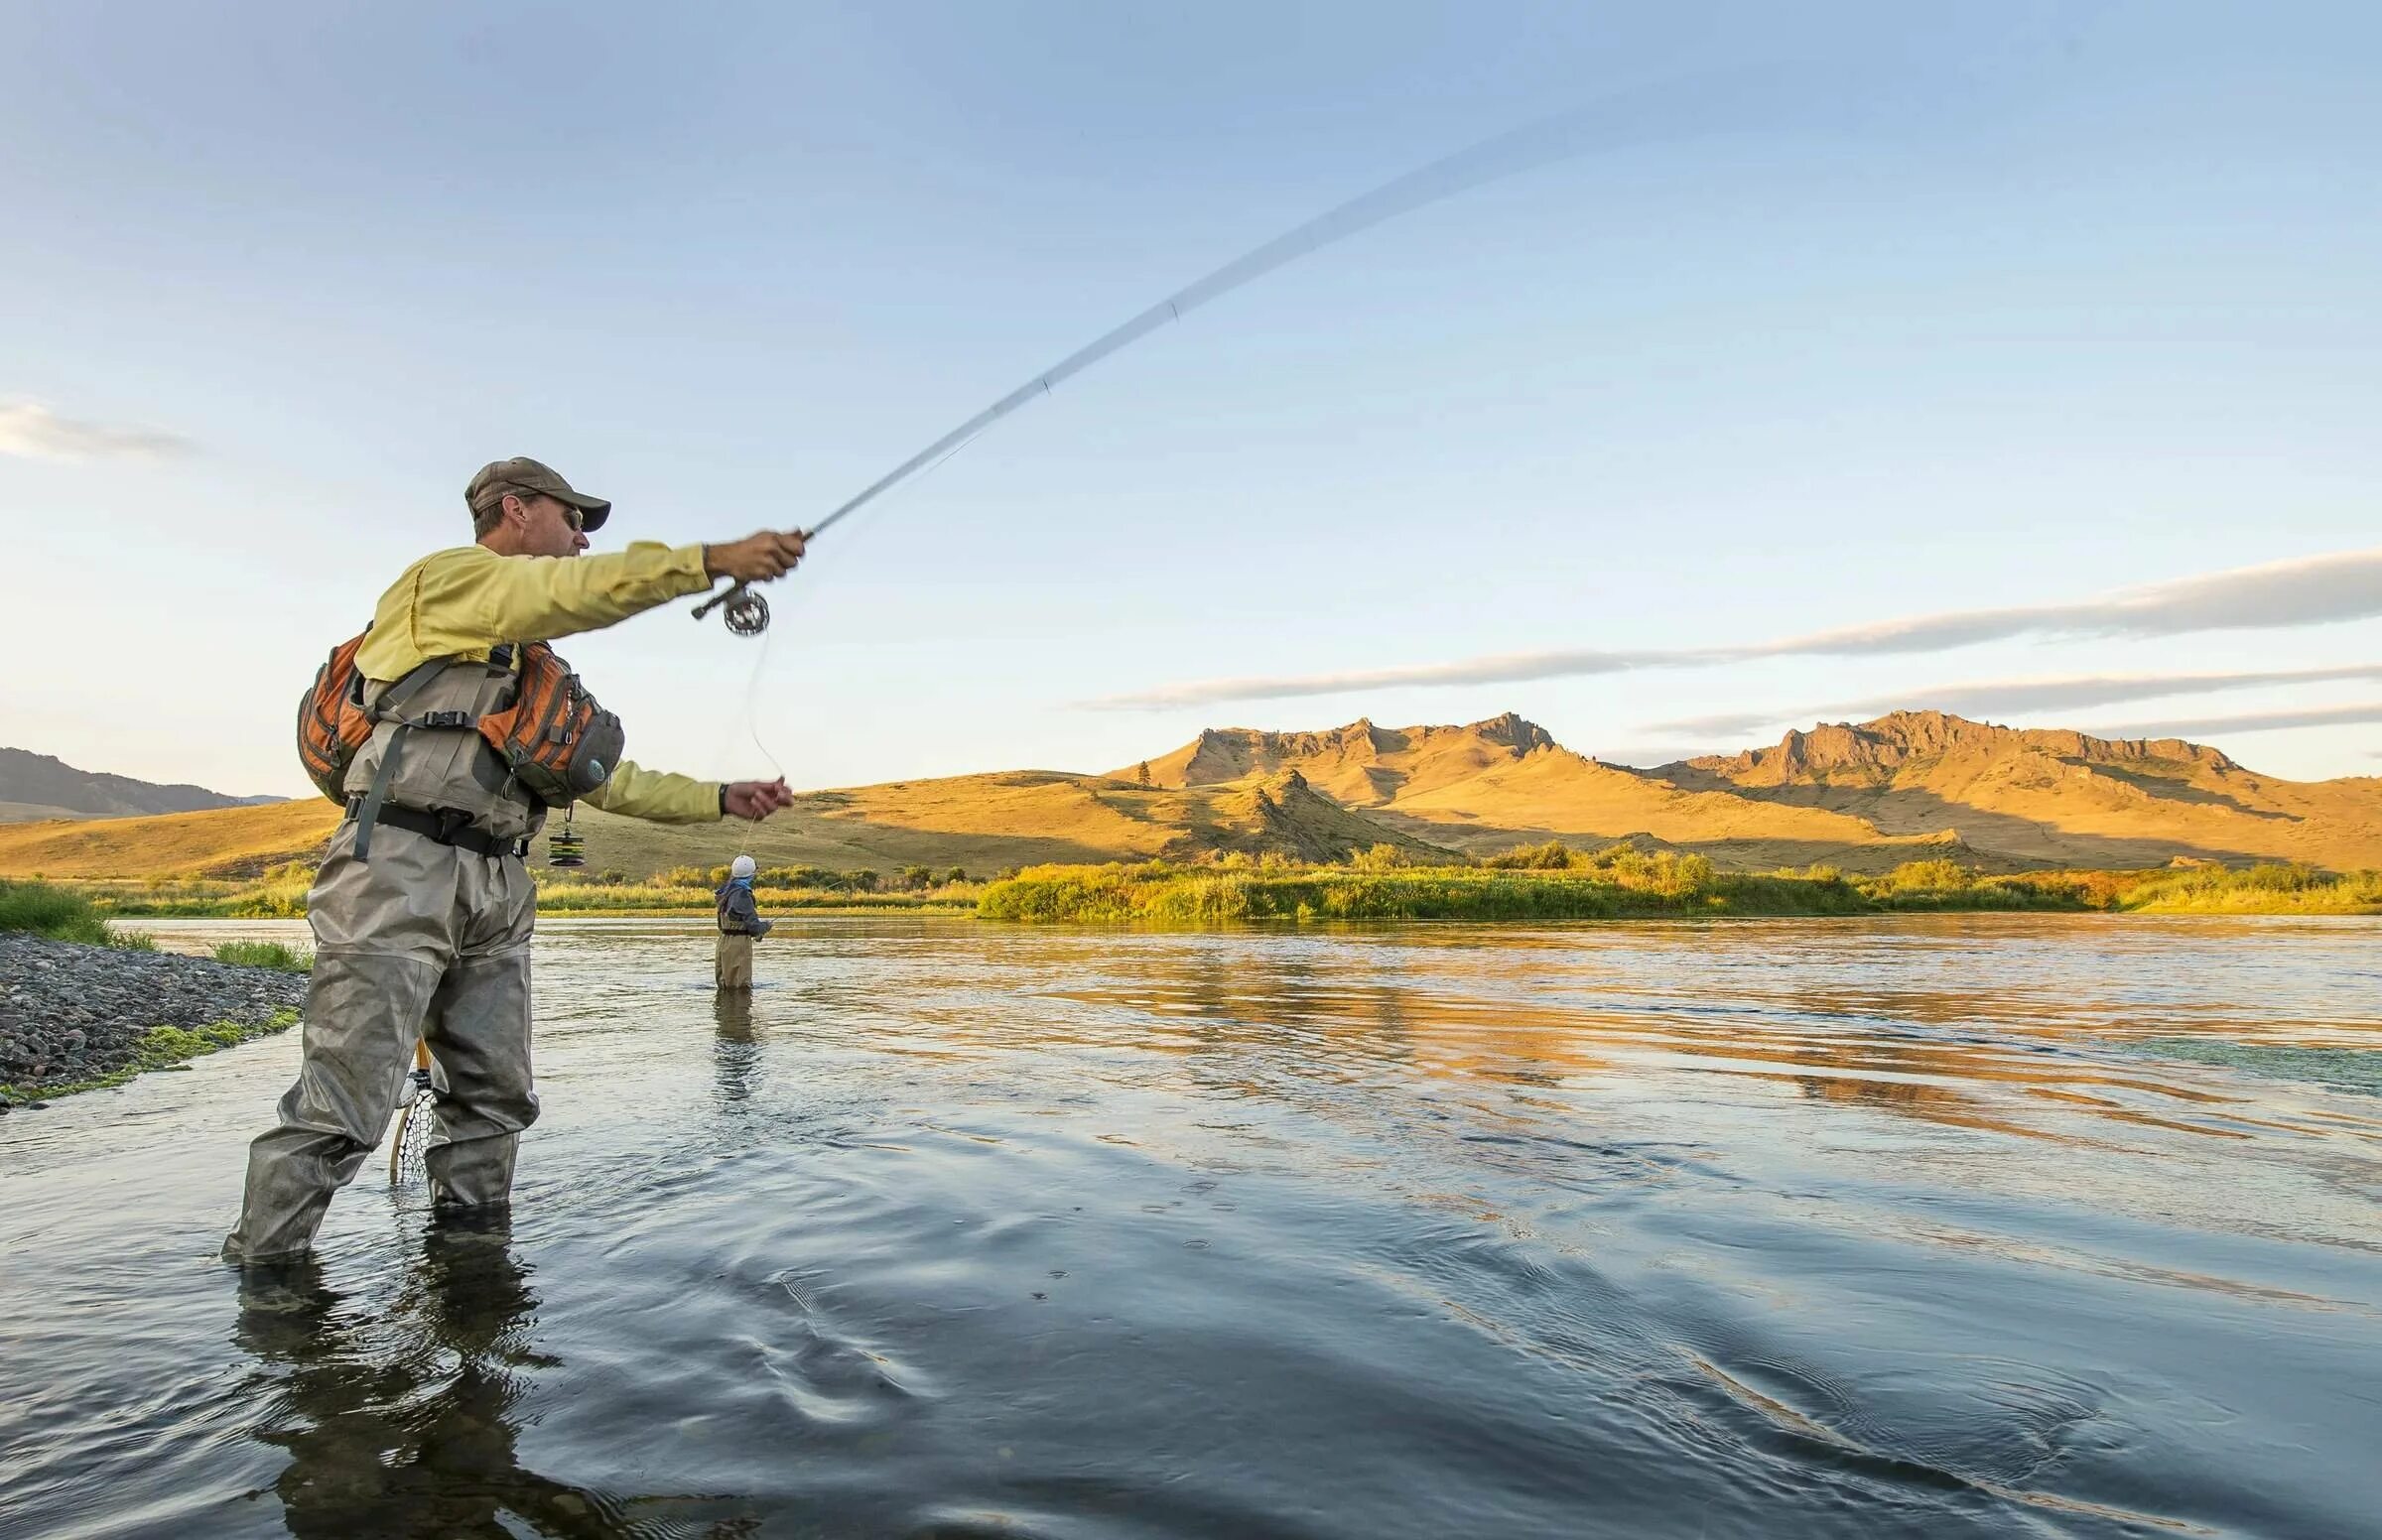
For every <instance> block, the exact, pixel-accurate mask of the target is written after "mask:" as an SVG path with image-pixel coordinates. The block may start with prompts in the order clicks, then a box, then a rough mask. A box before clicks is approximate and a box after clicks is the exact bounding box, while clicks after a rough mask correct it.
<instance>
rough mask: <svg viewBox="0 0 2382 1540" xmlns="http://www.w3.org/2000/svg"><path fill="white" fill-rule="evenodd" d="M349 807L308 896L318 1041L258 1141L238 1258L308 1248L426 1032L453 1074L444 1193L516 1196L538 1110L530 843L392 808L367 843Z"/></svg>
mask: <svg viewBox="0 0 2382 1540" xmlns="http://www.w3.org/2000/svg"><path fill="white" fill-rule="evenodd" d="M355 837H356V826H355V824H354V823H352V822H350V823H347V824H342V825H341V826H340V827H339V830H338V833H337V834H334V835H333V836H332V837H331V849H330V853H329V855H328V856H326V858H325V859H324V862H323V869H322V871H321V872H320V873H319V874H318V875H317V876H316V878H315V885H314V888H313V890H312V891H311V892H310V893H309V894H308V895H307V920H308V923H309V925H311V926H312V928H313V930H314V933H315V971H314V979H313V982H312V983H311V984H310V985H309V986H308V988H307V995H306V1028H305V1031H306V1040H305V1057H304V1060H303V1062H302V1064H301V1066H300V1068H299V1072H298V1083H297V1084H296V1085H294V1086H292V1087H291V1088H290V1089H289V1091H288V1093H287V1094H285V1095H284V1096H283V1097H282V1098H281V1107H280V1123H279V1126H277V1127H275V1128H274V1129H273V1130H272V1131H271V1132H269V1133H265V1134H263V1135H260V1136H259V1137H258V1138H257V1140H256V1142H255V1143H254V1144H252V1145H250V1146H249V1150H248V1185H247V1191H246V1195H245V1198H244V1200H243V1202H242V1204H241V1208H240V1221H239V1223H238V1224H237V1225H235V1226H234V1227H233V1229H232V1231H231V1233H230V1235H228V1236H227V1237H225V1239H224V1242H223V1255H224V1256H225V1257H226V1258H227V1259H229V1260H232V1261H235V1262H253V1261H267V1260H275V1259H279V1258H284V1257H288V1256H291V1255H295V1254H298V1253H301V1252H304V1251H306V1250H308V1249H309V1248H310V1247H311V1246H312V1245H313V1242H314V1238H315V1231H316V1229H317V1228H319V1227H320V1226H321V1224H322V1222H323V1215H324V1212H325V1211H326V1210H328V1209H329V1208H330V1207H331V1194H332V1193H334V1192H336V1191H338V1189H340V1188H341V1187H343V1186H345V1185H346V1184H347V1183H348V1182H349V1181H350V1180H351V1179H352V1178H353V1177H354V1176H355V1173H356V1170H357V1168H359V1167H360V1166H361V1165H362V1164H363V1162H364V1157H365V1156H366V1155H368V1154H370V1153H371V1151H372V1147H373V1146H374V1145H376V1144H378V1143H379V1142H380V1140H381V1137H382V1135H383V1134H384V1133H385V1132H386V1130H387V1127H388V1123H389V1117H390V1113H391V1111H392V1110H393V1109H394V1108H395V1106H396V1105H397V1102H398V1099H399V1097H400V1096H401V1095H402V1094H403V1093H404V1088H405V1076H406V1071H407V1070H408V1069H410V1068H411V1066H412V1062H413V1048H414V1039H415V1038H416V1036H417V1035H418V1036H420V1037H422V1038H424V1039H425V1040H427V1041H428V1042H429V1044H430V1051H431V1054H432V1055H433V1056H434V1057H435V1058H436V1059H437V1061H438V1066H439V1070H440V1077H441V1080H442V1082H443V1085H442V1087H441V1089H440V1092H439V1097H438V1119H437V1121H438V1127H437V1130H436V1132H435V1133H434V1134H433V1135H432V1137H431V1143H430V1148H429V1150H428V1151H427V1152H426V1154H425V1156H424V1161H423V1164H424V1166H425V1167H426V1168H427V1170H428V1172H429V1176H430V1186H431V1196H432V1199H433V1201H434V1202H436V1203H439V1204H443V1205H471V1206H485V1205H497V1204H503V1203H505V1202H506V1201H507V1200H508V1199H509V1197H510V1196H511V1193H512V1186H513V1152H514V1147H515V1146H516V1144H517V1143H518V1142H519V1139H520V1134H521V1130H522V1129H524V1128H527V1127H528V1126H529V1125H530V1124H531V1123H532V1122H534V1121H536V1120H537V1115H538V1098H537V1093H536V1092H535V1091H533V1090H531V1086H530V1063H529V946H530V932H531V928H532V926H533V925H534V924H535V922H536V919H537V890H536V887H535V885H534V884H533V883H532V882H531V880H530V876H529V872H528V869H527V868H526V867H524V866H523V865H522V864H521V860H520V858H519V857H518V856H517V855H515V854H512V853H510V852H509V851H506V852H499V853H495V854H482V853H480V852H479V851H477V850H473V849H469V848H466V847H464V846H463V845H460V844H445V843H441V842H440V841H439V840H437V839H435V838H432V837H430V836H429V835H427V834H421V833H417V832H415V831H413V830H409V829H406V828H403V827H398V826H392V825H383V826H382V827H380V828H378V829H375V830H374V831H373V833H372V839H371V859H370V860H368V861H367V860H363V859H360V858H358V857H357V856H356V855H355V853H354V843H355Z"/></svg>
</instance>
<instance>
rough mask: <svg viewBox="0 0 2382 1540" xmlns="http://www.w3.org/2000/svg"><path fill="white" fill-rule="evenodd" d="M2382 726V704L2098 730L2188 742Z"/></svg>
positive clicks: (2121, 735)
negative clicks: (2303, 729)
mask: <svg viewBox="0 0 2382 1540" xmlns="http://www.w3.org/2000/svg"><path fill="white" fill-rule="evenodd" d="M2362 722H2382V701H2367V702H2365V703H2363V704H2361V705H2355V706H2310V707H2308V708H2306V709H2304V710H2281V711H2250V712H2246V713H2244V714H2242V715H2239V716H2194V717H2185V718H2183V719H2180V720H2177V721H2156V722H2132V723H2128V724H2127V725H2124V726H2120V727H2096V728H2094V729H2093V736H2094V737H2096V738H2186V737H2203V736H2214V735H2215V734H2218V733H2225V732H2280V731H2282V730H2283V729H2285V728H2289V727H2344V726H2355V725H2357V724H2359V723H2362Z"/></svg>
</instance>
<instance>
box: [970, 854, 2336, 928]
mask: <svg viewBox="0 0 2382 1540" xmlns="http://www.w3.org/2000/svg"><path fill="white" fill-rule="evenodd" d="M1549 849H1550V851H1551V852H1552V853H1548V854H1545V855H1544V860H1545V862H1546V864H1544V865H1542V866H1537V867H1527V868H1522V867H1517V868H1502V869H1501V868H1490V869H1484V868H1480V867H1428V868H1411V869H1398V868H1394V867H1387V866H1385V867H1383V868H1381V869H1371V870H1368V869H1361V868H1359V867H1352V866H1306V867H1295V866H1288V865H1284V866H1279V867H1272V868H1268V867H1262V866H1253V867H1249V868H1245V869H1239V870H1233V869H1219V868H1216V867H1212V866H1173V865H1169V864H1167V863H1165V862H1162V861H1152V862H1148V863H1145V864H1142V865H1138V866H1124V865H1115V866H1036V867H1030V868H1028V869H1027V870H1025V871H1023V872H1020V873H1019V874H1018V875H1017V876H1016V877H1014V878H1011V879H1009V880H1007V881H1003V882H996V883H994V884H992V886H991V887H990V888H988V889H987V890H986V891H985V893H984V895H983V897H982V898H981V899H980V900H979V901H978V904H977V914H978V915H979V916H980V917H981V918H984V919H987V920H1003V921H1013V922H1023V923H1042V922H1065V921H1077V922H1117V921H1153V922H1161V923H1169V924H1189V925H1204V924H1217V923H1229V922H1234V921H1243V920H1290V921H1305V920H1630V919H1683V918H1701V917H1723V916H1741V917H1770V918H1793V917H1796V916H1829V915H1883V914H1908V913H1941V912H1977V913H2029V912H2044V911H2049V912H2066V913H2075V914H2089V913H2102V914H2107V913H2144V914H2210V915H2259V914H2309V915H2313V914H2327V915H2372V914H2382V873H2377V872H2351V873H2346V874H2341V875H2335V874H2330V873H2324V872H2315V871H2311V870H2309V869H2307V868H2305V867H2290V866H2261V867H2254V868H2251V869H2250V870H2247V871H2228V870H2224V869H2221V868H2191V869H2187V870H2182V871H2156V872H2097V871H2077V872H2070V871H2052V872H2031V873H2026V874H2023V875H2018V876H1983V875H1979V874H1976V873H1972V872H1969V871H1966V870H1964V869H1963V868H1961V867H1959V866H1958V865H1956V864H1954V863H1953V862H1950V861H1941V860H1938V861H1915V862H1912V863H1911V864H1909V865H1907V866H1901V867H1897V868H1896V869H1895V870H1894V871H1892V872H1889V873H1887V874H1886V875H1884V876H1882V877H1854V876H1847V875H1846V874H1844V873H1842V872H1838V871H1834V870H1831V869H1829V868H1826V867H1814V868H1810V869H1808V870H1803V871H1779V872H1769V873H1740V872H1722V871H1717V870H1715V869H1714V868H1713V866H1712V863H1711V862H1709V861H1707V860H1705V859H1703V858H1702V857H1701V856H1695V855H1687V856H1680V855H1676V854H1673V853H1671V852H1668V851H1660V852H1655V853H1653V854H1644V853H1640V852H1638V851H1635V850H1630V849H1628V848H1627V847H1623V848H1622V849H1620V850H1618V851H1602V852H1598V853H1596V854H1594V855H1583V854H1581V853H1580V852H1576V851H1563V850H1561V849H1560V847H1549Z"/></svg>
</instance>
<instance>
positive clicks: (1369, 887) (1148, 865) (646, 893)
mask: <svg viewBox="0 0 2382 1540" xmlns="http://www.w3.org/2000/svg"><path fill="white" fill-rule="evenodd" d="M312 875H313V871H312V868H311V867H309V866H307V865H306V864H304V863H300V862H292V863H290V864H288V865H285V866H279V867H275V868H273V869H271V870H269V871H267V872H266V873H265V874H264V875H263V876H261V877H258V878H255V879H251V880H248V881H235V880H210V879H204V878H189V879H173V878H153V879H148V880H142V881H121V882H74V883H64V884H44V883H8V882H0V930H8V929H16V930H31V931H33V932H35V933H36V934H40V935H47V936H52V937H56V938H59V939H65V940H74V941H83V942H90V943H95V944H102V945H109V946H117V947H141V946H146V945H148V941H147V938H145V937H143V936H141V935H140V934H139V933H138V932H126V931H124V930H122V929H120V928H115V927H111V926H110V925H109V924H108V921H109V919H110V918H111V917H112V918H118V919H122V918H139V917H157V918H169V917H171V918H181V917H195V918H226V919H299V918H303V917H304V916H305V914H306V890H307V884H308V882H309V880H310V878H311V877H312ZM727 879H728V868H726V867H725V866H715V867H709V868H705V867H695V866H679V867H673V868H670V869H667V870H664V871H659V872H656V873H654V874H653V875H652V876H651V877H650V878H647V879H645V880H641V881H639V880H631V879H629V878H627V877H624V876H622V875H621V874H619V873H617V872H585V873H573V874H572V875H570V876H568V877H562V876H558V875H556V874H554V873H551V872H542V873H541V874H540V880H539V884H538V910H539V912H540V913H542V914H554V915H574V914H577V915H611V916H619V917H632V916H642V915H651V916H666V915H684V914H709V913H711V912H712V907H713V896H712V895H713V890H714V889H715V888H716V887H717V886H718V885H719V884H720V883H722V882H725V881H726V880H727ZM753 891H754V893H755V895H756V896H757V897H758V898H759V899H760V902H761V907H762V908H763V909H765V910H777V911H781V912H782V911H789V910H801V911H811V912H825V913H839V912H840V913H881V912H884V911H887V910H902V911H913V912H925V913H944V914H970V913H973V914H975V915H977V916H979V917H981V918H983V919H987V920H1003V921H1027V922H1036V921H1091V922H1116V921H1156V922H1163V923H1169V924H1209V923H1217V922H1229V921H1243V920H1292V921H1297V920H1584V919H1640V918H1644V919H1663V918H1690V917H1696V916H1764V915H1767V916H1796V915H1815V916H1817V915H1865V914H1870V915H1874V914H1895V913H1908V912H1915V911H1943V910H1951V911H1958V910H1977V911H2052V912H2069V913H2140V914H2224V915H2246V914H2299V915H2371V914H2382V872H2375V871H2351V872H2324V871H2319V870H2316V869H2315V868H2313V867H2309V866H2302V865H2280V864H2269V865H2260V866H2252V867H2247V868H2228V867H2220V866H2192V867H2180V868H2161V869H2157V870H2150V871H2038V872H2023V873H2017V874H1998V875H1997V874H1989V873H1983V872H1979V871H1976V870H1974V869H1973V868H1971V867H1968V866H1965V865H1963V864H1961V863H1960V862H1958V861H1954V860H1951V859H1949V858H1943V857H1938V858H1933V859H1928V860H1919V861H1909V862H1906V863H1904V864H1903V865H1900V866H1897V867H1895V868H1894V869H1893V870H1891V871H1888V872H1886V873H1883V874H1880V875H1862V874H1857V873H1848V872H1845V871H1842V870H1839V869H1837V868H1836V867H1833V866H1826V865H1819V866H1807V867H1794V868H1781V869H1778V870H1774V871H1768V872H1740V871H1725V870H1722V869H1720V868H1719V867H1717V866H1715V865H1714V864H1713V862H1712V861H1711V860H1709V859H1708V858H1706V857H1704V856H1702V855H1698V854H1693V853H1683V852H1680V851H1676V850H1670V849H1660V848H1657V849H1647V848H1643V847H1641V846H1640V845H1639V844H1638V843H1636V842H1634V841H1629V840H1624V841H1621V842H1619V843H1617V844H1613V845H1608V846H1606V847H1604V848H1602V849H1597V850H1586V849H1580V848H1577V847H1574V846H1571V845H1568V844H1565V843H1563V842H1562V841H1560V840H1554V841H1549V842H1547V843H1544V844H1535V845H1522V846H1518V847H1516V848H1514V849H1512V850H1508V851H1505V852H1503V853H1501V854H1497V855H1490V856H1485V857H1482V858H1480V859H1478V860H1476V861H1472V862H1468V863H1439V862H1429V861H1418V860H1416V858H1415V857H1414V856H1413V855H1412V854H1411V853H1410V852H1408V851H1406V850H1403V849H1400V848H1398V847H1396V846H1392V845H1376V846H1374V847H1373V848H1372V849H1369V850H1360V851H1357V852H1355V853H1354V854H1352V855H1350V856H1349V857H1348V858H1347V859H1346V860H1344V861H1340V862H1331V863H1327V862H1308V861H1294V860H1291V859H1289V858H1287V857H1285V856H1280V855H1258V856H1252V855H1247V854H1240V853H1235V854H1228V855H1224V856H1221V857H1217V858H1213V859H1207V860H1199V861H1167V860H1151V861H1141V862H1112V863H1109V864H1106V865H1041V866H1029V867H1025V868H1023V869H1021V870H1012V871H1006V872H1002V873H999V874H998V875H996V876H992V877H990V878H977V877H972V876H970V874H969V873H967V872H966V871H964V870H962V869H960V868H958V867H949V868H944V869H940V870H937V869H934V868H929V867H925V866H912V867H906V868H903V869H901V870H898V871H895V872H891V873H879V872H875V871H866V870H863V871H836V870H832V869H830V868H827V867H821V866H778V867H763V868H762V869H761V870H760V872H759V873H758V874H757V875H756V877H755V879H754V884H753ZM12 916H13V917H15V918H12ZM234 953H239V954H240V955H238V956H234V955H232V954H234ZM216 956H217V957H218V958H219V959H220V960H221V961H224V962H250V963H258V964H262V965H265V966H279V967H294V968H297V969H299V970H301V971H303V970H304V969H305V968H306V967H307V966H308V965H310V960H309V959H308V958H307V957H306V955H305V954H304V953H303V952H291V951H290V950H289V949H287V948H283V947H280V946H279V945H278V944H275V943H232V944H227V945H226V946H225V947H222V948H218V949H216Z"/></svg>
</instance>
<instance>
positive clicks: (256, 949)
mask: <svg viewBox="0 0 2382 1540" xmlns="http://www.w3.org/2000/svg"><path fill="white" fill-rule="evenodd" d="M215 961H216V962H236V963H238V964H240V965H241V966H243V967H270V968H275V969H277V970H279V971H281V972H284V973H311V972H313V971H314V968H315V955H314V954H313V953H311V952H300V951H298V950H297V949H296V948H294V947H287V946H284V945H283V944H282V943H280V942H277V941H227V942H224V943H223V944H222V945H220V946H218V947H217V948H215Z"/></svg>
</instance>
